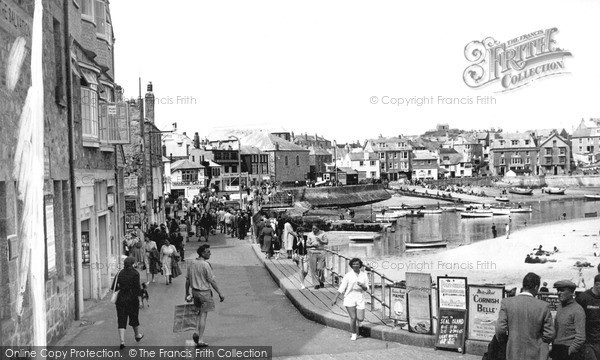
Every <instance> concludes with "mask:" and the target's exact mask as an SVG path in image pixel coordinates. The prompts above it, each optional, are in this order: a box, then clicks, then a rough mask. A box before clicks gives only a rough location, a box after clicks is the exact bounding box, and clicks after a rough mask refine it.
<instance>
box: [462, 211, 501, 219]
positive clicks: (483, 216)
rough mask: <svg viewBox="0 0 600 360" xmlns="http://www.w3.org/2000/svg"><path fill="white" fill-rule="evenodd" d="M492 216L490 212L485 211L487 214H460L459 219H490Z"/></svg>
mask: <svg viewBox="0 0 600 360" xmlns="http://www.w3.org/2000/svg"><path fill="white" fill-rule="evenodd" d="M492 216H494V214H493V213H492V212H491V211H487V212H483V211H482V212H461V213H460V217H461V218H486V217H492Z"/></svg>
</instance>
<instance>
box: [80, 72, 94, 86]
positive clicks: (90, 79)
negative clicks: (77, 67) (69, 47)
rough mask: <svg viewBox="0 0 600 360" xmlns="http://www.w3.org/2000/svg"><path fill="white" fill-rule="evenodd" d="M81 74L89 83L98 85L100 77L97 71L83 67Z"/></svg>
mask: <svg viewBox="0 0 600 360" xmlns="http://www.w3.org/2000/svg"><path fill="white" fill-rule="evenodd" d="M81 75H83V78H84V79H85V81H86V82H87V83H88V84H90V85H98V77H97V75H96V73H94V72H93V71H90V70H88V69H85V68H81Z"/></svg>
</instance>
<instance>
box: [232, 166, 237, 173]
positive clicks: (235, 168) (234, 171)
mask: <svg viewBox="0 0 600 360" xmlns="http://www.w3.org/2000/svg"><path fill="white" fill-rule="evenodd" d="M231 172H232V173H237V172H238V171H237V165H234V166H232V167H231Z"/></svg>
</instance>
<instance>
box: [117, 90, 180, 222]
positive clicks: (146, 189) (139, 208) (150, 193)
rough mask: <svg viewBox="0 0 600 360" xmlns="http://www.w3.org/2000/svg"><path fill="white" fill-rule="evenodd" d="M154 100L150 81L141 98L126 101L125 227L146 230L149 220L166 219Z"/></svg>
mask: <svg viewBox="0 0 600 360" xmlns="http://www.w3.org/2000/svg"><path fill="white" fill-rule="evenodd" d="M154 103H155V101H154V93H153V87H152V83H149V84H148V86H147V92H146V94H145V96H144V100H143V101H142V100H141V99H138V100H130V101H128V104H127V109H128V114H129V119H130V122H131V142H130V144H127V145H125V146H124V150H125V161H126V163H127V165H126V168H125V176H126V177H127V184H128V186H127V189H126V199H125V203H126V219H125V223H126V227H127V229H134V228H135V227H136V226H137V227H139V228H140V229H142V230H144V231H145V230H146V229H147V228H148V227H149V226H150V225H151V224H153V223H163V222H164V221H165V198H164V193H165V186H164V178H165V177H164V174H165V173H164V166H163V162H162V137H163V136H164V135H163V133H164V132H163V131H160V130H159V129H158V128H157V127H156V125H155V123H154V120H155V119H154ZM142 114H143V115H142ZM142 119H143V121H142ZM168 134H169V135H170V133H168Z"/></svg>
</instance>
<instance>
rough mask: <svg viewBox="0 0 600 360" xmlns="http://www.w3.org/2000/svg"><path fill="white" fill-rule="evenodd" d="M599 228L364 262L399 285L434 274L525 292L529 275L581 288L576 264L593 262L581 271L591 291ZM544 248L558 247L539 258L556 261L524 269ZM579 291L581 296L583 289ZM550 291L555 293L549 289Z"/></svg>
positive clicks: (539, 232)
mask: <svg viewBox="0 0 600 360" xmlns="http://www.w3.org/2000/svg"><path fill="white" fill-rule="evenodd" d="M599 230H600V222H599V221H598V219H597V218H594V219H577V220H570V221H560V222H555V223H546V224H540V225H537V226H532V227H529V228H527V229H525V230H520V231H517V232H515V233H513V234H511V236H510V239H506V238H505V237H501V238H496V239H489V240H483V241H478V242H476V243H473V244H470V245H464V246H461V247H458V248H454V249H448V250H429V251H417V252H414V251H413V252H407V253H405V254H404V255H403V256H401V257H385V258H380V259H365V260H366V263H368V264H370V265H372V266H373V267H374V268H375V269H376V270H377V271H378V272H381V273H383V274H385V275H386V276H388V277H389V278H391V279H394V280H396V281H399V280H403V279H405V273H406V272H425V273H431V275H432V278H433V280H434V281H436V277H437V276H444V275H448V276H461V277H467V279H468V280H467V281H468V283H469V284H504V285H505V286H506V288H507V289H510V288H512V287H518V288H520V287H521V282H522V279H523V277H524V276H525V274H527V273H528V272H534V273H536V274H538V275H540V276H541V278H542V282H544V281H546V282H548V288H550V289H551V288H552V284H553V283H554V282H555V281H558V280H571V281H573V282H575V283H576V284H577V283H578V282H579V274H578V270H579V269H578V268H577V267H575V266H574V264H575V262H576V261H581V262H585V261H587V262H589V263H591V264H592V265H593V267H587V268H583V269H582V275H583V279H584V281H585V285H586V287H587V288H590V287H591V285H592V284H593V278H594V276H595V275H596V274H597V271H598V270H597V266H598V263H599V262H600V257H594V251H596V252H600V249H594V248H593V244H594V243H597V244H598V246H599V247H600V236H599ZM540 245H542V246H543V249H544V250H546V251H552V249H553V248H554V246H556V247H558V249H559V252H558V253H556V254H553V255H552V256H548V257H546V256H541V257H540V258H546V259H555V260H556V262H547V263H545V264H526V263H525V262H524V260H525V257H526V255H527V254H529V253H532V252H534V250H533V249H534V248H536V249H537V248H538V247H539V246H540ZM578 290H583V288H580V289H578ZM551 291H552V289H551Z"/></svg>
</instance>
